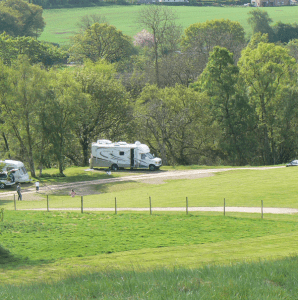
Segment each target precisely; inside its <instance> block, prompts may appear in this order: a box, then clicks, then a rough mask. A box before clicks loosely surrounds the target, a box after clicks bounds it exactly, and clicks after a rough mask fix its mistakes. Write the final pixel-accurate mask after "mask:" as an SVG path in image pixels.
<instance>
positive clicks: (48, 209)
mask: <svg viewBox="0 0 298 300" xmlns="http://www.w3.org/2000/svg"><path fill="white" fill-rule="evenodd" d="M47 211H50V207H49V195H47Z"/></svg>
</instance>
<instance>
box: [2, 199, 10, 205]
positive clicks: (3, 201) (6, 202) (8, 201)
mask: <svg viewBox="0 0 298 300" xmlns="http://www.w3.org/2000/svg"><path fill="white" fill-rule="evenodd" d="M8 203H13V200H2V199H0V206H1V205H5V204H8Z"/></svg>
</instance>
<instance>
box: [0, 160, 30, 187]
mask: <svg viewBox="0 0 298 300" xmlns="http://www.w3.org/2000/svg"><path fill="white" fill-rule="evenodd" d="M0 164H2V165H3V167H2V171H4V172H13V176H14V179H15V182H29V181H30V177H29V174H28V173H27V170H26V168H25V165H24V164H23V163H22V162H21V161H17V160H10V159H6V160H4V161H0Z"/></svg>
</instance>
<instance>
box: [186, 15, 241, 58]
mask: <svg viewBox="0 0 298 300" xmlns="http://www.w3.org/2000/svg"><path fill="white" fill-rule="evenodd" d="M244 36H245V32H244V28H243V27H242V26H241V25H240V23H239V22H236V21H230V20H224V19H220V20H211V21H206V22H204V23H195V24H192V25H190V26H189V27H187V28H186V29H185V31H184V35H183V37H182V41H181V45H182V48H183V49H184V51H190V52H193V51H195V52H197V53H198V54H200V55H202V56H204V57H205V61H207V59H208V55H209V52H211V51H212V49H213V47H214V46H221V47H225V48H227V49H228V50H230V51H231V52H233V53H235V54H236V53H237V52H239V51H240V50H241V49H242V47H243V45H244V43H245V39H244Z"/></svg>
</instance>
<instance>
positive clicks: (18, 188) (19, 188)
mask: <svg viewBox="0 0 298 300" xmlns="http://www.w3.org/2000/svg"><path fill="white" fill-rule="evenodd" d="M17 193H18V200H20V201H22V191H21V186H20V184H19V183H18V185H17Z"/></svg>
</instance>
